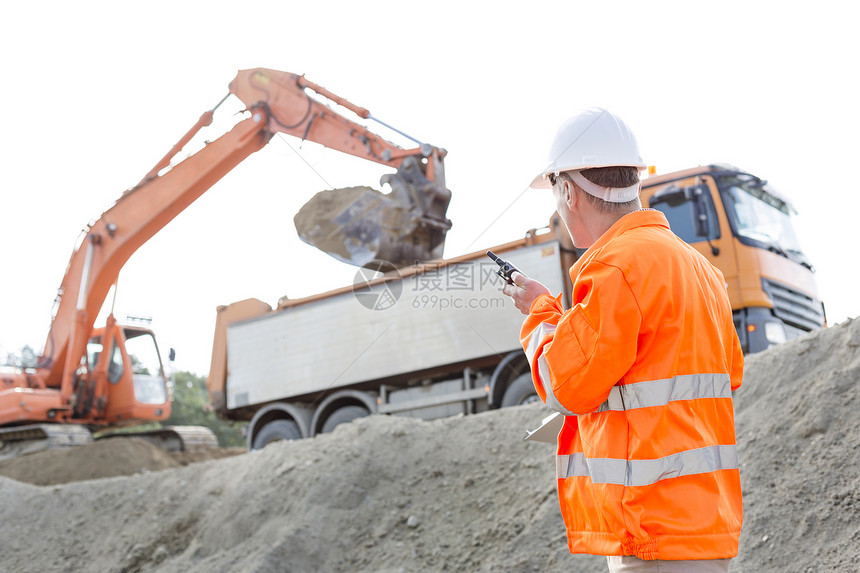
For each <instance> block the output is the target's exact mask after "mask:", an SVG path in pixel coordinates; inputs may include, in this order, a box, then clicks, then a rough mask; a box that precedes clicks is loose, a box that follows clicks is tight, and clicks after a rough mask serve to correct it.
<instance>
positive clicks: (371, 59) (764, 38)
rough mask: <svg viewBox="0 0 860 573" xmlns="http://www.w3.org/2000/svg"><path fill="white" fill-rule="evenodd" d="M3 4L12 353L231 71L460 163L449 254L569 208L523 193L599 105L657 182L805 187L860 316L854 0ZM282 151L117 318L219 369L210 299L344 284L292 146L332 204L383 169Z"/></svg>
mask: <svg viewBox="0 0 860 573" xmlns="http://www.w3.org/2000/svg"><path fill="white" fill-rule="evenodd" d="M8 4H9V3H7V5H5V6H4V8H3V9H2V17H0V58H2V64H3V66H2V69H3V72H4V74H3V80H2V85H3V89H2V90H0V109H2V111H3V115H2V139H0V146H2V147H0V161H2V169H0V215H2V224H0V247H2V257H3V260H4V262H5V264H4V271H3V280H2V284H0V355H2V354H3V350H4V349H5V350H6V351H17V350H18V349H19V348H20V347H21V346H22V345H24V344H30V345H31V346H33V347H35V348H36V349H37V350H39V349H41V348H42V346H43V344H44V339H45V336H46V334H47V330H48V326H49V323H50V312H51V308H52V303H53V300H54V297H55V294H56V289H57V287H58V286H59V284H60V281H61V279H62V276H63V273H64V271H65V268H66V264H67V262H68V258H69V256H70V254H71V251H72V248H73V246H74V244H75V241H76V239H77V237H78V234H79V232H80V230H81V229H82V228H83V226H84V225H85V224H86V223H87V222H88V221H90V220H93V219H95V218H97V217H98V216H99V214H100V213H101V212H102V211H103V210H104V209H106V208H107V207H108V206H110V204H111V203H112V202H113V201H114V200H115V199H116V198H117V197H118V196H119V195H120V194H121V192H122V191H123V190H124V189H126V188H128V187H131V186H133V185H134V184H135V183H137V182H138V181H139V180H140V179H141V178H142V177H143V175H144V174H145V173H146V172H147V171H149V169H150V168H151V167H152V166H153V165H154V164H155V163H156V161H158V160H159V159H160V158H161V157H162V156H163V155H164V154H165V153H167V151H168V150H169V149H170V147H171V146H172V145H173V144H174V143H175V142H176V140H178V139H179V137H180V136H181V135H183V134H184V133H185V132H186V131H187V130H188V129H189V128H190V127H191V125H192V124H193V123H194V122H195V121H196V120H197V118H198V117H199V116H200V114H201V113H202V112H203V111H205V110H207V109H210V108H211V107H213V106H214V105H215V104H216V103H217V102H218V101H219V100H220V99H221V98H222V97H223V96H224V95H225V94H226V92H227V84H228V83H229V82H230V80H232V79H233V77H234V76H235V74H236V72H237V70H240V69H247V68H254V67H268V68H274V69H279V70H284V71H290V72H295V73H304V74H306V76H307V77H308V79H310V80H312V81H315V82H317V83H319V84H321V85H323V86H325V87H327V88H328V89H330V90H331V91H333V92H335V93H336V94H338V95H341V96H343V97H346V98H347V99H349V100H351V101H352V102H354V103H356V104H358V105H361V106H364V107H366V108H368V109H370V111H371V112H372V113H373V114H374V115H376V116H377V117H379V118H380V119H382V120H384V121H386V122H388V123H390V124H392V125H394V126H396V127H398V128H399V129H402V130H403V131H405V132H407V133H409V134H410V135H413V136H414V137H416V138H418V139H421V140H423V141H427V142H429V143H433V144H434V145H438V146H440V147H444V148H446V149H447V150H448V151H449V155H448V158H447V160H446V168H447V183H448V187H449V188H450V189H451V190H452V191H453V194H454V195H453V200H452V202H451V207H450V209H449V211H448V216H449V217H450V218H451V219H452V220H453V222H454V227H453V229H452V230H451V231H450V232H449V235H448V242H447V246H446V250H445V253H446V256H455V255H459V254H463V253H465V252H470V251H474V250H479V249H485V248H488V247H491V246H493V245H495V244H498V243H501V242H506V241H509V240H513V239H516V238H519V237H521V236H522V235H523V233H524V232H525V231H526V230H527V229H529V228H533V227H540V226H543V225H545V224H546V222H547V221H548V219H549V216H550V214H551V212H552V208H553V207H552V203H551V201H550V200H549V198H548V195H547V194H541V193H540V192H537V191H528V192H524V191H525V189H526V186H527V185H528V183H529V181H530V180H531V178H532V177H533V175H534V174H535V173H536V172H537V171H538V170H539V169H540V168H541V167H543V165H545V163H546V151H547V149H548V147H549V143H550V140H551V138H552V135H553V134H554V132H555V130H556V128H557V127H558V125H559V123H560V122H561V121H562V120H563V119H565V118H566V117H567V116H569V115H570V114H572V113H574V112H575V111H576V110H578V109H580V108H582V107H585V106H588V105H601V106H603V107H607V108H609V109H610V110H612V111H613V112H616V113H618V114H619V115H621V116H622V117H624V118H625V119H626V120H627V122H628V123H629V124H630V125H631V127H632V128H633V129H634V131H635V132H636V133H637V136H638V138H639V144H640V147H641V150H642V153H643V156H644V157H645V159H646V161H648V162H649V163H652V164H655V165H656V166H657V168H658V171H659V172H668V171H673V170H675V169H681V168H685V167H690V166H694V165H700V164H709V163H717V162H726V163H731V164H734V165H737V166H739V167H741V168H743V169H746V170H748V171H750V172H752V173H754V174H756V175H759V176H760V177H762V178H765V179H768V180H769V181H770V182H771V183H772V184H773V185H774V186H775V187H776V188H777V189H779V190H781V191H782V192H783V193H784V194H786V195H788V196H789V197H790V198H791V199H792V200H793V202H794V204H795V206H796V207H797V208H798V210H799V211H800V215H799V217H798V218H797V220H796V227H797V231H798V234H799V236H800V240H801V243H802V245H803V246H804V248H805V250H806V252H807V255H808V256H809V258H810V260H811V261H812V262H813V264H814V265H815V266H816V267H817V270H818V273H817V277H818V282H819V288H820V291H821V296H822V299H823V300H824V302H825V305H826V308H827V311H828V318H829V320H830V323H831V324H834V323H836V322H840V321H842V320H844V319H846V318H848V317H855V316H857V315H858V314H860V300H858V298H857V297H856V296H855V292H856V290H857V289H856V288H855V283H854V281H855V280H856V279H857V278H858V274H860V273H858V272H857V270H856V268H857V262H856V261H857V256H856V255H855V254H854V252H853V251H854V249H855V248H856V245H857V236H858V231H857V229H858V223H857V220H856V219H857V213H858V212H860V209H858V206H860V197H858V183H857V178H856V174H855V172H854V171H853V167H852V166H856V164H857V158H858V151H860V149H858V147H860V145H858V143H857V141H858V139H857V133H858V129H860V113H858V101H860V89H858V87H857V81H856V79H857V78H856V76H857V54H858V53H860V40H858V34H857V33H856V29H854V26H853V24H852V23H853V22H855V21H856V20H855V19H854V17H853V9H852V8H850V3H844V2H841V3H840V2H831V1H823V2H817V3H815V5H814V7H813V6H811V5H809V4H808V3H789V2H762V3H753V2H734V1H730V2H719V3H710V4H707V5H702V4H700V3H692V2H661V1H653V2H624V3H609V2H588V3H584V2H540V1H536V2H529V3H522V2H499V1H497V2H462V1H461V2H453V1H447V0H446V1H437V2H432V3H426V2H425V3H420V4H419V3H405V2H370V1H366V2H342V1H331V2H325V3H322V2H319V3H317V2H303V3H294V2H283V1H279V2H246V3H243V4H241V5H239V4H236V3H233V2H230V3H223V2H216V1H207V2H200V1H185V2H181V1H180V2H175V1H171V2H165V1H161V0H157V1H149V2H139V3H135V4H134V5H131V4H129V3H122V2H120V3H117V2H93V1H86V0H84V1H78V2H60V1H53V0H50V1H47V2H16V3H15V4H14V5H13V6H9V5H8ZM705 6H706V7H705ZM524 7H526V8H524ZM370 127H371V129H372V130H374V131H377V132H378V133H380V134H383V135H386V136H388V134H387V132H385V130H384V129H383V128H379V127H377V126H376V125H375V124H370ZM214 137H215V134H213V135H212V136H211V137H210V138H214ZM391 139H392V140H394V141H396V142H398V143H399V144H401V145H405V142H402V141H400V140H397V139H395V138H394V137H391ZM288 141H289V145H287V143H286V141H285V139H283V138H281V137H275V139H273V140H272V142H271V143H270V144H269V145H268V146H267V148H265V149H264V150H263V151H261V152H259V153H257V154H256V155H254V156H252V157H251V158H249V159H248V160H246V161H245V162H244V163H243V164H241V165H240V166H238V167H237V168H236V169H234V170H233V171H232V172H231V173H229V174H228V175H227V176H226V177H225V178H224V179H223V180H222V181H221V182H219V183H218V184H216V185H215V186H214V187H213V188H212V189H211V190H210V191H209V192H208V193H207V194H205V195H204V196H203V197H202V198H201V199H200V200H198V201H197V202H196V203H195V204H193V205H192V206H191V207H189V208H188V209H187V210H186V211H185V212H184V213H183V214H181V215H180V216H179V217H177V219H176V220H174V221H173V222H172V223H171V224H169V225H168V226H167V227H166V228H165V229H164V230H163V231H162V232H161V233H160V234H158V235H157V236H156V237H154V238H153V239H152V240H151V241H150V242H149V243H147V244H146V245H144V246H143V247H142V248H141V249H140V250H139V251H138V252H137V253H136V254H135V255H134V256H133V257H132V258H131V260H130V261H129V263H128V264H127V265H126V267H125V269H124V270H123V272H122V274H121V277H120V288H119V295H118V298H117V310H116V314H117V316H118V317H119V318H120V319H122V318H123V317H124V316H125V315H126V314H135V315H144V316H151V317H152V318H153V323H152V326H153V328H154V329H155V330H156V331H157V334H158V336H159V341H160V345H161V347H162V352H163V353H164V352H165V351H166V349H167V348H168V347H175V348H176V349H177V354H178V357H177V361H176V367H177V368H178V369H181V370H191V371H194V372H197V373H199V374H206V373H207V372H208V369H209V354H210V352H211V344H212V335H213V327H214V319H215V308H216V306H217V305H219V304H227V303H230V302H234V301H237V300H240V299H243V298H249V297H255V298H259V299H261V300H264V301H266V302H268V303H269V304H272V305H274V304H276V303H277V300H278V298H279V297H281V296H282V295H289V296H291V297H298V296H304V295H308V294H313V293H315V292H319V291H322V290H327V289H329V288H334V287H338V286H343V285H346V284H350V283H351V282H352V277H353V275H354V274H355V269H354V268H353V267H349V266H347V265H344V264H342V263H339V262H337V261H335V260H334V259H329V258H328V257H327V256H326V255H324V254H322V253H321V252H319V251H316V250H315V249H313V248H312V247H309V246H307V245H305V244H304V243H302V242H301V241H299V239H298V238H297V236H296V232H295V229H294V227H293V223H292V217H293V215H294V214H295V212H296V211H297V210H298V209H299V207H300V206H301V205H302V204H303V203H304V202H305V201H307V200H308V199H310V197H311V196H312V195H313V194H314V193H315V192H317V191H320V190H322V189H325V188H326V184H325V183H324V182H323V180H322V179H320V177H319V176H318V175H317V174H315V173H314V172H313V171H312V170H311V169H310V168H308V167H307V165H305V163H304V162H303V161H302V160H301V159H300V158H299V157H298V156H297V155H296V152H295V151H294V149H295V150H298V151H299V153H301V154H302V157H304V159H305V160H307V161H309V162H310V163H311V164H312V165H313V166H314V169H315V170H316V171H317V172H318V173H319V174H320V175H321V176H322V177H323V178H324V179H325V180H326V181H328V182H329V183H330V184H331V185H332V186H334V187H345V186H352V185H370V186H373V187H376V188H380V187H379V184H378V180H379V176H380V175H382V174H383V173H385V171H386V170H385V169H384V168H381V167H378V166H376V165H374V164H372V163H369V162H364V161H359V160H354V159H352V158H348V157H346V156H344V155H342V154H339V153H337V152H335V151H331V150H326V149H322V148H320V147H318V146H315V145H313V144H309V143H305V144H304V145H301V144H300V142H299V141H298V140H295V139H289V138H288ZM290 146H292V149H291V147H290Z"/></svg>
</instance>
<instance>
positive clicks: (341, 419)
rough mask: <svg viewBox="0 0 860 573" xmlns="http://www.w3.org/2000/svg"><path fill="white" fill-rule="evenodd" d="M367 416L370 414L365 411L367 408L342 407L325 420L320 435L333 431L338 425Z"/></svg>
mask: <svg viewBox="0 0 860 573" xmlns="http://www.w3.org/2000/svg"><path fill="white" fill-rule="evenodd" d="M369 415H370V412H368V411H367V408H362V407H361V406H344V407H343V408H338V409H337V410H335V411H334V412H332V414H331V416H329V417H328V419H326V421H325V424H323V427H322V431H321V433H323V434H326V433H328V432H331V431H332V430H334V428H335V426H337V425H339V424H344V423H346V422H352V421H353V420H355V419H356V418H363V417H365V416H369Z"/></svg>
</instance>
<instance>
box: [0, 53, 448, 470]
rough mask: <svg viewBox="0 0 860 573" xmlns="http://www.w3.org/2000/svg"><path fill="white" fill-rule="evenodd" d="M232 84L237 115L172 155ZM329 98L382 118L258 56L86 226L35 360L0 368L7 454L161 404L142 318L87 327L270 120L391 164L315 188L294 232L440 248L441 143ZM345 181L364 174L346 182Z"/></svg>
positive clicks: (188, 436)
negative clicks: (391, 132) (139, 254)
mask: <svg viewBox="0 0 860 573" xmlns="http://www.w3.org/2000/svg"><path fill="white" fill-rule="evenodd" d="M230 96H235V97H237V98H238V99H239V100H241V102H242V103H243V104H244V106H245V109H244V111H243V112H242V119H241V120H240V121H238V122H237V123H236V124H235V125H234V126H233V127H232V129H230V130H229V131H228V132H227V133H224V134H223V135H221V136H220V137H218V138H216V139H214V140H213V141H211V142H208V143H207V144H206V145H205V146H204V147H203V148H202V149H200V150H199V151H197V152H196V153H194V154H193V155H190V156H188V157H184V159H183V158H180V153H181V152H182V150H183V148H185V146H186V145H187V144H188V143H189V141H191V140H192V138H193V137H194V136H195V135H197V134H198V133H199V132H201V130H203V128H205V127H207V126H209V125H211V123H212V120H213V116H214V113H215V111H216V110H217V109H218V108H219V107H220V106H221V104H222V103H223V102H224V101H225V100H227V99H228V98H229V97H230ZM332 104H336V105H338V106H340V107H342V108H345V109H347V110H349V111H350V112H352V113H354V114H355V115H357V116H358V117H359V118H362V119H365V120H373V121H377V122H378V123H380V124H381V125H383V126H385V127H387V128H390V126H387V125H386V124H384V123H382V122H381V121H379V120H377V119H376V118H374V117H373V116H372V115H371V114H370V112H369V111H368V110H367V109H365V108H362V107H359V106H356V105H354V104H352V103H350V102H349V101H347V100H346V99H344V98H341V97H339V96H337V95H335V94H333V93H331V92H330V91H328V90H326V89H325V88H323V87H321V86H319V85H317V84H315V83H313V82H311V81H309V80H307V79H305V77H304V76H303V75H297V74H292V73H288V72H281V71H276V70H269V69H262V68H257V69H251V70H242V71H239V73H238V74H237V76H236V77H235V79H234V80H233V81H232V82H231V83H230V84H229V93H228V94H227V96H225V97H224V99H222V100H221V102H219V104H218V105H216V106H215V108H214V109H212V110H211V111H207V112H205V113H204V114H203V115H202V116H201V117H200V119H199V120H198V121H197V123H196V124H195V125H194V126H193V127H192V128H191V129H190V130H189V131H188V132H187V133H186V134H185V136H183V137H182V138H181V139H180V141H179V142H178V143H177V144H176V145H175V146H173V148H172V149H171V150H170V152H169V153H167V155H165V156H164V158H163V159H162V160H161V161H159V162H158V164H156V165H155V167H153V169H152V170H151V171H150V172H149V173H147V174H146V176H145V177H144V178H143V179H142V180H141V181H140V183H138V184H137V185H136V186H135V187H133V188H131V189H129V190H127V191H125V192H124V193H123V194H122V196H121V197H120V198H119V199H118V200H117V201H116V202H115V203H114V205H113V206H112V207H110V208H109V209H108V210H107V211H105V212H104V213H103V214H102V215H101V217H99V218H98V220H96V221H95V222H94V223H91V224H90V225H89V226H88V227H87V228H86V229H85V230H84V232H83V233H82V236H81V238H80V239H79V241H78V243H77V245H76V247H75V249H74V251H73V253H72V257H71V260H70V261H69V265H68V268H67V270H66V273H65V276H64V277H63V281H62V284H61V285H60V288H59V291H58V294H57V299H56V302H55V308H54V315H53V319H52V322H51V327H50V331H49V332H48V336H47V340H46V342H45V346H44V351H43V353H42V355H41V356H40V357H39V358H38V361H37V365H36V366H35V368H30V369H11V368H4V369H2V370H0V457H3V455H4V452H7V453H8V452H10V451H12V450H14V452H13V454H14V455H17V454H19V453H21V452H25V451H29V450H30V449H44V448H45V447H61V446H64V445H72V444H76V443H81V442H86V441H89V440H90V439H91V433H90V431H91V430H94V429H103V428H112V427H118V426H126V425H135V424H140V423H142V422H149V421H156V420H164V419H166V418H167V417H168V416H169V415H170V397H169V390H168V388H169V386H168V383H167V379H166V377H165V375H164V368H163V366H162V362H161V357H160V354H159V352H158V348H157V345H156V344H155V339H154V337H153V335H152V332H151V331H150V330H148V329H147V328H145V327H143V326H141V325H134V324H129V325H120V324H118V323H117V320H116V319H115V318H114V316H113V313H112V312H111V313H110V314H109V316H108V317H107V320H106V324H105V325H104V326H103V327H100V328H94V323H95V320H96V317H97V315H98V314H99V312H100V311H101V309H102V306H103V305H104V303H105V300H106V298H107V296H108V294H109V292H110V289H111V287H112V286H114V285H115V284H116V281H117V277H118V275H119V272H120V269H122V267H123V265H125V263H126V262H127V261H128V259H129V257H131V255H132V254H133V253H134V252H135V251H136V250H137V249H138V248H139V247H140V246H141V245H143V244H144V243H145V242H146V241H147V240H149V239H150V238H151V237H152V236H153V235H155V234H156V233H157V232H158V231H159V230H161V229H162V228H163V227H164V226H165V225H167V224H168V223H169V222H170V221H171V220H172V219H173V218H174V217H176V216H177V215H178V214H179V213H180V212H182V211H183V210H184V209H185V208H186V207H188V206H189V205H190V204H191V203H193V202H194V201H195V200H196V199H197V198H199V197H200V196H201V195H202V194H203V193H205V192H206V190H208V189H209V188H210V187H212V185H214V184H215V183H216V182H217V181H218V180H219V179H221V178H222V177H223V176H224V175H225V174H227V173H228V172H229V171H230V170H231V169H233V168H234V167H236V166H237V165H238V164H239V163H241V162H242V161H243V160H244V159H245V158H247V157H248V156H250V155H251V154H253V153H254V152H256V151H258V150H260V149H262V148H263V147H264V146H265V145H266V144H267V143H268V142H269V140H270V139H271V138H272V137H273V136H274V135H275V134H276V133H283V134H287V135H292V136H295V137H298V138H301V139H302V140H309V141H313V142H316V143H319V144H322V145H324V146H325V147H328V148H331V149H335V150H337V151H340V152H343V153H347V154H350V155H353V156H356V157H360V158H364V159H367V160H369V161H373V162H376V163H379V164H382V165H386V166H389V167H391V168H394V169H396V172H394V173H392V174H389V175H386V176H384V177H383V182H384V183H388V184H389V185H390V187H391V192H390V193H387V194H383V193H380V192H377V191H374V190H372V189H370V188H363V189H364V191H361V192H359V193H346V192H343V193H339V192H338V190H330V191H327V192H323V193H321V194H318V196H317V197H315V198H314V199H313V200H312V201H311V202H310V203H309V205H311V206H314V205H315V206H316V209H311V210H312V211H314V213H315V214H314V216H313V217H304V218H303V219H302V218H300V217H298V216H297V219H296V225H297V228H298V230H299V234H300V237H301V238H302V239H303V240H305V241H306V242H309V243H310V244H313V245H315V246H318V247H320V248H321V249H323V250H325V251H326V252H328V253H329V254H331V255H333V256H335V257H336V258H339V259H341V260H343V261H346V262H349V263H352V264H356V265H366V264H369V263H371V262H372V261H378V260H381V261H386V262H388V263H390V264H392V265H395V266H404V265H406V264H412V263H415V262H416V261H423V260H430V259H433V258H439V257H440V256H441V254H442V249H443V245H444V240H445V234H446V232H447V230H448V229H449V228H450V226H451V223H450V221H449V220H448V219H447V218H446V217H445V213H446V211H447V208H448V203H449V201H450V197H451V193H450V191H449V190H448V189H447V188H446V187H445V175H444V161H443V160H444V157H445V155H446V152H445V150H444V149H441V148H438V147H434V146H432V145H429V144H426V143H422V142H418V141H416V147H414V148H411V149H404V148H401V147H399V146H398V145H396V144H394V143H391V142H389V141H387V140H385V139H383V138H382V137H380V136H379V135H377V134H375V133H373V132H371V131H369V130H368V128H367V127H365V126H363V125H360V124H359V123H357V122H356V121H353V120H351V119H349V118H347V117H346V116H344V115H343V114H341V113H339V112H338V111H336V109H335V107H334V106H333V105H332ZM390 129H393V128H390ZM395 131H397V130H395ZM398 133H402V132H398ZM402 135H405V134H402ZM406 137H408V136H406ZM409 139H411V138H409ZM413 141H415V140H413ZM355 189H361V188H350V190H349V191H355ZM345 191H347V190H345ZM303 210H304V208H303ZM321 213H322V216H321V215H320V214H321ZM303 221H304V222H305V224H304V225H303V224H302V222H303ZM114 288H115V287H114ZM156 437H157V438H158V439H160V440H162V441H165V440H167V441H168V442H173V443H176V441H177V439H178V440H179V441H180V446H179V447H180V448H181V449H188V447H189V446H190V445H191V444H193V443H195V441H196V442H201V441H202V442H206V441H207V440H209V441H211V433H209V436H208V437H207V436H206V435H201V434H200V433H199V432H197V431H195V430H194V429H193V428H190V427H180V428H174V429H171V430H164V431H161V432H160V433H158V435H157V436H156ZM10 455H12V454H10Z"/></svg>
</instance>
